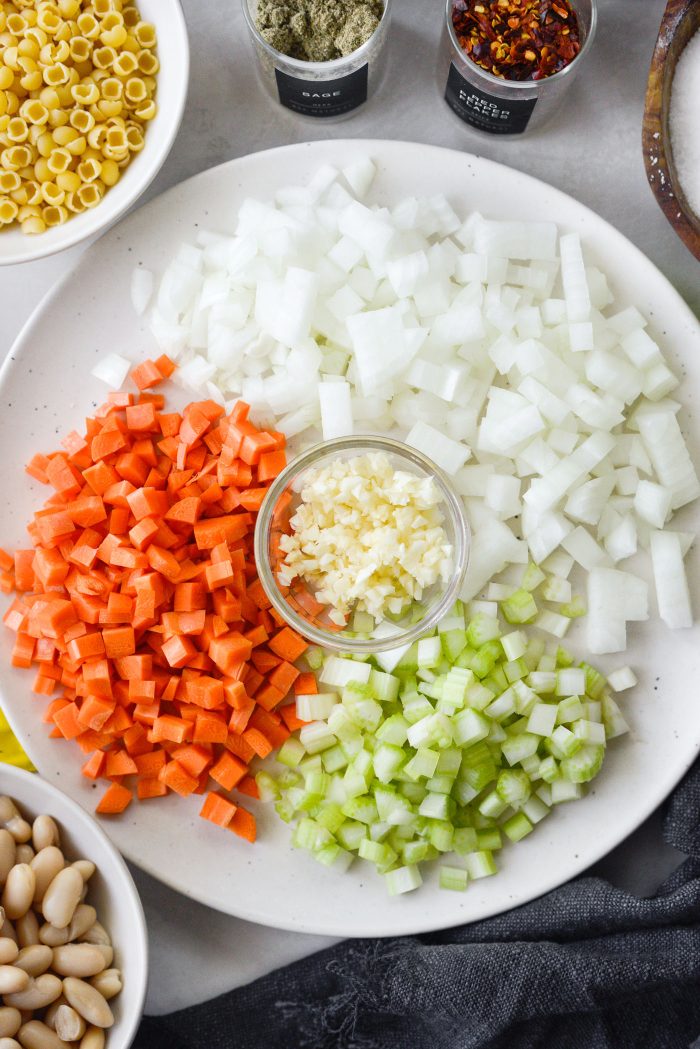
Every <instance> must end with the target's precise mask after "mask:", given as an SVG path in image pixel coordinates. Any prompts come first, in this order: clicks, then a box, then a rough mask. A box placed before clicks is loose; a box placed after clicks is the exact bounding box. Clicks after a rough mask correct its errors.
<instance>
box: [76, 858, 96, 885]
mask: <svg viewBox="0 0 700 1049" xmlns="http://www.w3.org/2000/svg"><path fill="white" fill-rule="evenodd" d="M71 867H73V868H74V869H75V870H76V871H79V872H80V877H81V878H82V879H83V881H84V882H88V881H90V878H91V877H92V876H93V874H94V873H95V871H96V870H97V868H96V867H95V864H94V863H93V862H92V860H76V861H75V862H74V863H71Z"/></svg>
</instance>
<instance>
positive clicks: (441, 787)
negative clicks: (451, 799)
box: [425, 775, 455, 794]
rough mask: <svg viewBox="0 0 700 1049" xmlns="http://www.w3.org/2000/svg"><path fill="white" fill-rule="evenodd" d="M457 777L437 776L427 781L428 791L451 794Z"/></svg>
mask: <svg viewBox="0 0 700 1049" xmlns="http://www.w3.org/2000/svg"><path fill="white" fill-rule="evenodd" d="M454 782H455V777H454V776H447V775H442V776H439V775H436V776H433V777H432V778H431V779H429V780H427V781H426V784H425V786H426V789H427V790H432V791H435V792H436V793H437V794H449V793H450V792H451V790H452V787H453V786H454Z"/></svg>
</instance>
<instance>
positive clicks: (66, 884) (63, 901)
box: [10, 867, 84, 929]
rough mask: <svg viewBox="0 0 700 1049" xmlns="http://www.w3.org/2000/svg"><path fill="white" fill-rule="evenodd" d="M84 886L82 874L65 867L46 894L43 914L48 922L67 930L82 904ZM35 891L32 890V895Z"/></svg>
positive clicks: (42, 907) (42, 908)
mask: <svg viewBox="0 0 700 1049" xmlns="http://www.w3.org/2000/svg"><path fill="white" fill-rule="evenodd" d="M32 873H33V872H32ZM11 875H12V872H10V876H11ZM83 885H84V882H83V879H82V877H81V876H80V872H79V871H77V870H75V868H74V867H64V868H63V870H62V871H59V872H58V874H57V875H56V877H55V878H54V879H53V881H52V882H51V884H50V885H49V887H48V889H47V890H46V892H45V893H44V899H43V900H42V904H41V910H42V914H43V915H44V917H45V918H46V920H47V922H51V924H52V925H54V926H55V927H56V928H57V929H65V928H67V927H68V926H69V925H70V923H71V919H72V917H73V915H74V914H75V908H76V907H77V906H78V904H79V903H80V894H81V893H82V891H83ZM33 891H34V890H33V888H32V893H33Z"/></svg>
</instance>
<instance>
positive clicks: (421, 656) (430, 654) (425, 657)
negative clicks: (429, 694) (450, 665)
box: [418, 637, 442, 670]
mask: <svg viewBox="0 0 700 1049" xmlns="http://www.w3.org/2000/svg"><path fill="white" fill-rule="evenodd" d="M441 658H442V647H441V645H440V638H439V637H423V638H421V639H420V641H419V642H418V666H419V667H420V668H421V669H428V670H430V669H432V668H433V667H436V666H437V665H438V664H439V662H440V660H441Z"/></svg>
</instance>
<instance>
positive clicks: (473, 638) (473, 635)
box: [467, 612, 501, 648]
mask: <svg viewBox="0 0 700 1049" xmlns="http://www.w3.org/2000/svg"><path fill="white" fill-rule="evenodd" d="M500 636H501V628H500V626H499V623H498V620H497V619H495V618H493V617H491V616H487V615H484V614H483V613H481V612H480V613H479V614H478V615H476V616H474V618H473V619H472V620H470V622H469V626H468V628H467V642H468V643H469V645H471V646H472V647H473V648H480V647H481V646H482V645H484V644H486V642H487V641H495V640H497V639H498V638H499V637H500Z"/></svg>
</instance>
